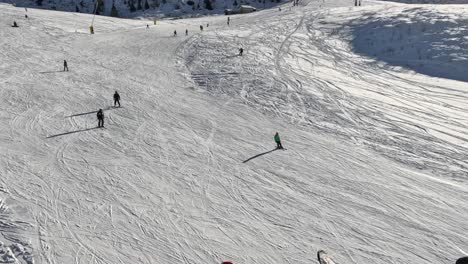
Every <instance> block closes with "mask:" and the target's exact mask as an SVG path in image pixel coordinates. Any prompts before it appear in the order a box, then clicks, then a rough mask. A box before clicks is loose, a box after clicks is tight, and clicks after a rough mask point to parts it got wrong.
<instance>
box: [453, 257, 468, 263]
mask: <svg viewBox="0 0 468 264" xmlns="http://www.w3.org/2000/svg"><path fill="white" fill-rule="evenodd" d="M455 264H468V257H463V258H459V259H458V260H457V262H456V263H455Z"/></svg>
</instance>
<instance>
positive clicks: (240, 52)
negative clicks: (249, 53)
mask: <svg viewBox="0 0 468 264" xmlns="http://www.w3.org/2000/svg"><path fill="white" fill-rule="evenodd" d="M243 53H244V49H243V48H240V49H239V56H242V54H243Z"/></svg>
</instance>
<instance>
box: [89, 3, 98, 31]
mask: <svg viewBox="0 0 468 264" xmlns="http://www.w3.org/2000/svg"><path fill="white" fill-rule="evenodd" d="M98 6H99V1H98V0H96V6H95V7H94V15H93V20H92V21H91V26H90V27H89V32H90V33H91V34H94V18H95V17H96V12H97V9H98Z"/></svg>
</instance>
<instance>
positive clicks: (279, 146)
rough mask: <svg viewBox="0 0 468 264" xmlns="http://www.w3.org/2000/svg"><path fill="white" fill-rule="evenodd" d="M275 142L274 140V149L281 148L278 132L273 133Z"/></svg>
mask: <svg viewBox="0 0 468 264" xmlns="http://www.w3.org/2000/svg"><path fill="white" fill-rule="evenodd" d="M275 142H276V149H283V145H281V139H280V136H279V134H278V132H276V134H275Z"/></svg>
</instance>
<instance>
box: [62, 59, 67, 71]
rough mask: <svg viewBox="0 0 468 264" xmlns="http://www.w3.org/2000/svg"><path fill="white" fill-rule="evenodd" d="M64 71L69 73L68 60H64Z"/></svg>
mask: <svg viewBox="0 0 468 264" xmlns="http://www.w3.org/2000/svg"><path fill="white" fill-rule="evenodd" d="M63 71H68V63H67V61H66V60H63Z"/></svg>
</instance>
